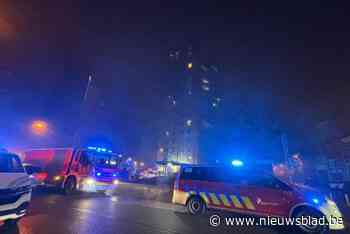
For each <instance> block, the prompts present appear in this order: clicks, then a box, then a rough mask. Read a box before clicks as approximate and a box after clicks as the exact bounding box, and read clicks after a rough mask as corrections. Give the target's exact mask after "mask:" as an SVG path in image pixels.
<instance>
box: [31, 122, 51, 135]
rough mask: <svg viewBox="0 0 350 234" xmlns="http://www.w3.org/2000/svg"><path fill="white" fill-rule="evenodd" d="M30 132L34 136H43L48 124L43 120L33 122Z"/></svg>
mask: <svg viewBox="0 0 350 234" xmlns="http://www.w3.org/2000/svg"><path fill="white" fill-rule="evenodd" d="M30 130H31V132H32V133H34V134H35V135H39V136H43V135H45V134H46V133H47V132H48V130H49V126H48V123H47V122H45V121H43V120H35V121H33V122H32V123H31V125H30Z"/></svg>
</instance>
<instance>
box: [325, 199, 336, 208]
mask: <svg viewBox="0 0 350 234" xmlns="http://www.w3.org/2000/svg"><path fill="white" fill-rule="evenodd" d="M326 202H327V203H328V204H329V205H331V206H336V205H337V204H336V203H335V202H334V201H333V200H332V199H330V198H329V197H326Z"/></svg>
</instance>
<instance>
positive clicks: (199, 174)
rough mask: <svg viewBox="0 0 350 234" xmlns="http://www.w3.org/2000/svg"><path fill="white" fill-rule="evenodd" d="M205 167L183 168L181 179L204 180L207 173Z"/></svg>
mask: <svg viewBox="0 0 350 234" xmlns="http://www.w3.org/2000/svg"><path fill="white" fill-rule="evenodd" d="M206 171H207V170H206V168H205V167H187V168H184V170H183V173H182V176H181V179H185V180H206V177H207V173H206Z"/></svg>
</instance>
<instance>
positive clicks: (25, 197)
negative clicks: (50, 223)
mask: <svg viewBox="0 0 350 234" xmlns="http://www.w3.org/2000/svg"><path fill="white" fill-rule="evenodd" d="M31 193H32V188H31V184H30V180H29V176H28V175H27V173H26V172H25V170H24V168H23V165H22V163H21V160H20V158H19V157H18V156H17V155H15V154H12V153H8V152H7V151H5V150H1V149H0V222H2V223H5V225H6V226H12V225H16V223H17V221H18V220H19V219H20V218H21V217H23V216H24V215H25V213H26V210H27V207H28V205H29V202H30V199H31Z"/></svg>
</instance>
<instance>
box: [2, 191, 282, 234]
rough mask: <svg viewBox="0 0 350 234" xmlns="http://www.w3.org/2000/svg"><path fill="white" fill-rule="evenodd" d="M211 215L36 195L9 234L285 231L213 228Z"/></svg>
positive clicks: (98, 198) (152, 204)
mask: <svg viewBox="0 0 350 234" xmlns="http://www.w3.org/2000/svg"><path fill="white" fill-rule="evenodd" d="M208 220H209V218H208V216H202V217H193V216H190V215H188V214H187V213H186V212H185V211H184V209H183V208H182V207H180V206H174V205H172V204H168V203H162V202H156V201H136V200H132V199H129V200H125V199H124V198H121V197H106V196H103V195H84V194H83V195H76V196H72V197H66V196H63V195H60V194H56V193H39V194H36V195H34V198H33V201H32V204H31V207H30V210H29V213H28V215H27V216H26V217H25V218H24V219H23V220H21V221H20V223H19V224H18V227H17V228H14V229H12V230H4V229H3V228H2V230H0V232H1V233H6V234H123V233H125V234H134V233H142V234H144V233H146V234H147V233H150V234H157V233H162V234H163V233H164V234H177V233H179V234H180V233H181V234H182V233H184V234H187V233H188V234H192V233H195V234H199V233H240V234H243V233H271V234H273V233H286V230H277V229H271V228H256V227H255V228H254V227H230V228H227V227H226V228H213V227H210V226H209V221H208Z"/></svg>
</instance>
